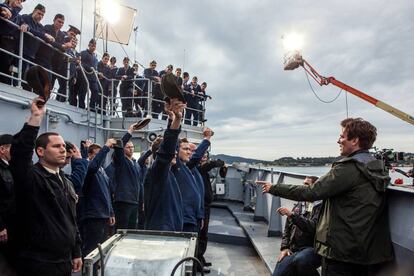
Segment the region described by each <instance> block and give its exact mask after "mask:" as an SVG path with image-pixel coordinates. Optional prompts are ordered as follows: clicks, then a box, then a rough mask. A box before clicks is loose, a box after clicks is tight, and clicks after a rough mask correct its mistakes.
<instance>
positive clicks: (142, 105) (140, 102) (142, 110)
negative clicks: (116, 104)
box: [132, 63, 147, 117]
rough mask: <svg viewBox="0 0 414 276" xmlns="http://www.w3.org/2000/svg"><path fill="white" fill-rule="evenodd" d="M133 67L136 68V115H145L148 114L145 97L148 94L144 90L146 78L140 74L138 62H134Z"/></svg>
mask: <svg viewBox="0 0 414 276" xmlns="http://www.w3.org/2000/svg"><path fill="white" fill-rule="evenodd" d="M132 68H133V69H134V97H135V99H134V105H135V111H136V113H135V114H134V115H135V116H137V117H145V116H147V99H145V97H146V94H145V92H144V86H145V80H144V78H143V77H142V76H140V75H139V74H138V64H137V63H134V64H133V65H132Z"/></svg>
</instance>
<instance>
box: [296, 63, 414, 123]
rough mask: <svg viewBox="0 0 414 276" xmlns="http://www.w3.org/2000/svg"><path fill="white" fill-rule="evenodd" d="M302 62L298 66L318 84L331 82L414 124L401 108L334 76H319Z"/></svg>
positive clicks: (308, 65)
mask: <svg viewBox="0 0 414 276" xmlns="http://www.w3.org/2000/svg"><path fill="white" fill-rule="evenodd" d="M302 62H303V63H302V64H300V66H302V67H303V68H304V69H305V70H306V72H308V73H309V74H310V76H311V77H312V78H313V79H314V80H315V81H316V82H317V83H318V84H319V85H321V86H322V85H328V84H330V83H331V84H333V85H335V86H337V87H339V88H341V89H343V90H345V91H348V92H349V93H351V94H353V95H355V96H357V97H358V98H360V99H363V100H364V101H366V102H369V103H371V104H373V105H374V106H376V107H378V108H380V109H382V110H384V111H386V112H388V113H390V114H391V115H394V116H395V117H397V118H400V119H401V120H404V121H406V122H408V123H410V124H412V125H414V118H413V117H412V116H411V115H409V114H407V113H405V112H403V111H401V110H399V109H397V108H395V107H393V106H391V105H389V104H387V103H385V102H383V101H380V100H378V99H375V98H373V97H371V96H370V95H368V94H365V93H364V92H362V91H360V90H358V89H355V88H353V87H351V86H349V85H347V84H345V83H343V82H341V81H339V80H337V79H335V78H334V77H328V78H326V77H324V76H321V75H320V74H319V73H318V72H317V71H316V70H315V69H314V68H313V67H312V66H311V65H310V64H309V63H308V62H307V61H306V60H302Z"/></svg>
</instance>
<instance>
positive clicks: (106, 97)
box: [100, 80, 111, 114]
mask: <svg viewBox="0 0 414 276" xmlns="http://www.w3.org/2000/svg"><path fill="white" fill-rule="evenodd" d="M100 82H101V86H102V89H103V95H101V97H103V99H102V108H103V111H104V114H106V112H105V110H106V105H107V104H108V102H109V101H110V99H109V97H110V96H111V95H110V91H109V82H108V81H107V80H100Z"/></svg>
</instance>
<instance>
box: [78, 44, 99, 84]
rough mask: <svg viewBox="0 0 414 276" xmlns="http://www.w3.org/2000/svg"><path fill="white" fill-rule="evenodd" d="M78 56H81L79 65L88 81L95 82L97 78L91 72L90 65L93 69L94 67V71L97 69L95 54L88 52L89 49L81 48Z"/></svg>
mask: <svg viewBox="0 0 414 276" xmlns="http://www.w3.org/2000/svg"><path fill="white" fill-rule="evenodd" d="M80 56H81V65H82V67H83V69H84V70H85V73H86V77H87V78H88V81H89V82H97V81H98V80H97V79H96V76H95V74H94V73H93V70H92V69H91V67H92V68H93V69H95V71H96V70H97V66H98V59H97V57H96V54H95V53H91V52H89V50H83V51H82V52H81V53H80ZM81 75H82V74H81Z"/></svg>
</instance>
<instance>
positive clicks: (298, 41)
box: [282, 33, 304, 70]
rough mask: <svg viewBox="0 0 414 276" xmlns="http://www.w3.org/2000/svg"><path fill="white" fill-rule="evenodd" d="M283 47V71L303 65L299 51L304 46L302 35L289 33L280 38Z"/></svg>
mask: <svg viewBox="0 0 414 276" xmlns="http://www.w3.org/2000/svg"><path fill="white" fill-rule="evenodd" d="M282 42H283V47H284V48H285V50H286V54H285V55H284V62H283V65H284V69H285V70H294V69H296V68H298V67H299V66H301V65H303V59H302V53H301V50H302V48H303V45H304V38H303V35H300V34H298V33H290V34H288V35H284V36H282Z"/></svg>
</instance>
